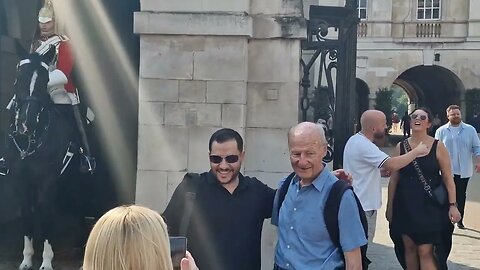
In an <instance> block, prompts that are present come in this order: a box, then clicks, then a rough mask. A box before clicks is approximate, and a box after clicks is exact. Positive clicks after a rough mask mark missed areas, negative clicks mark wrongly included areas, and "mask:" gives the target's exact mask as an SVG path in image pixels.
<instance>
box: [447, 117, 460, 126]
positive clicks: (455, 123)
mask: <svg viewBox="0 0 480 270" xmlns="http://www.w3.org/2000/svg"><path fill="white" fill-rule="evenodd" d="M460 122H462V119H461V118H452V119H451V120H450V124H452V125H458V124H460Z"/></svg>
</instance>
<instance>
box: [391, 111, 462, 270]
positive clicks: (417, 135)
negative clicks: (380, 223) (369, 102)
mask: <svg viewBox="0 0 480 270" xmlns="http://www.w3.org/2000/svg"><path fill="white" fill-rule="evenodd" d="M431 125H432V114H431V113H430V111H429V110H428V109H426V108H419V109H417V110H415V111H414V112H413V113H412V114H411V129H412V135H411V137H410V138H408V139H406V140H407V141H408V144H409V145H410V147H411V149H413V148H415V147H416V146H417V145H418V144H419V143H420V142H423V143H424V144H426V145H427V146H428V148H429V149H430V152H429V153H428V154H427V155H426V156H423V157H420V158H417V159H416V161H417V162H418V166H419V168H420V170H421V172H422V174H423V176H424V178H425V179H426V180H427V181H426V182H427V183H428V185H429V186H430V187H431V188H432V190H433V189H435V188H436V187H437V186H439V185H441V184H442V182H443V184H444V185H445V187H446V190H447V193H448V196H447V197H448V202H446V204H445V205H443V206H442V205H440V204H438V203H436V202H435V200H434V199H433V198H432V197H431V196H430V195H429V194H428V193H427V191H425V184H424V183H423V182H422V181H421V180H420V177H419V174H418V172H417V170H416V169H415V167H414V165H413V162H412V163H410V164H409V165H408V166H406V167H404V168H403V169H401V170H399V171H397V172H394V173H392V175H391V177H390V183H389V187H388V202H387V213H386V216H387V219H388V221H389V222H390V230H391V231H390V233H391V236H392V240H394V243H395V246H396V247H395V251H396V252H397V258H398V259H399V261H400V263H401V264H402V266H403V267H404V268H405V269H407V270H410V269H415V270H417V269H421V270H430V269H446V260H447V257H448V254H449V253H450V249H451V238H452V232H453V225H452V224H453V223H455V222H458V221H459V220H460V213H459V211H458V209H457V204H456V195H455V184H454V181H453V175H452V171H451V167H450V158H449V155H448V152H447V150H446V148H445V146H444V145H443V143H442V142H439V141H438V140H435V139H434V138H433V137H431V136H429V135H428V134H427V130H428V129H429V128H430V127H431ZM407 148H408V147H407V146H406V145H405V143H404V142H400V143H399V144H398V145H397V147H396V155H401V154H404V153H405V152H406V151H408V150H406V149H407ZM434 247H435V248H434ZM434 251H435V254H434ZM399 253H400V254H399ZM401 253H403V254H401Z"/></svg>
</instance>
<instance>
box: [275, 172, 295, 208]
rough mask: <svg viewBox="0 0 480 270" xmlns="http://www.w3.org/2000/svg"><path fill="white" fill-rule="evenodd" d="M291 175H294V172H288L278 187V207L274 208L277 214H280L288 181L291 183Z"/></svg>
mask: <svg viewBox="0 0 480 270" xmlns="http://www.w3.org/2000/svg"><path fill="white" fill-rule="evenodd" d="M293 177H295V172H292V173H291V174H289V175H288V176H287V178H286V179H285V181H284V182H283V184H282V186H281V187H280V188H279V189H278V204H277V205H278V208H277V209H276V210H277V215H278V216H280V208H281V207H282V203H283V201H284V200H285V196H287V192H288V187H289V186H290V183H292V179H293Z"/></svg>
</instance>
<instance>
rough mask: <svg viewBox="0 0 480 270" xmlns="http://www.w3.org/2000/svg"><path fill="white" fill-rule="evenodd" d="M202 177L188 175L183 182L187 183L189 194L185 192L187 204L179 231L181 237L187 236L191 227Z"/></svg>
mask: <svg viewBox="0 0 480 270" xmlns="http://www.w3.org/2000/svg"><path fill="white" fill-rule="evenodd" d="M200 177H201V176H200V175H199V174H198V173H186V174H185V176H184V177H183V181H186V183H187V187H188V188H187V192H185V203H184V208H183V215H182V219H181V221H180V226H179V230H178V235H179V236H187V231H188V227H189V226H190V217H191V216H192V210H193V203H194V202H195V198H196V197H197V191H198V187H199V185H200Z"/></svg>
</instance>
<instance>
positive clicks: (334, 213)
mask: <svg viewBox="0 0 480 270" xmlns="http://www.w3.org/2000/svg"><path fill="white" fill-rule="evenodd" d="M348 189H350V190H352V191H353V187H352V186H351V185H350V184H349V183H348V182H347V181H345V180H338V181H336V182H335V183H334V184H333V186H332V189H331V190H330V193H329V194H328V198H327V201H326V203H325V210H324V212H323V215H324V219H325V225H326V227H327V231H328V234H329V235H330V239H331V240H332V242H333V244H334V245H335V246H337V247H338V248H340V249H342V247H341V245H340V229H339V228H338V212H339V209H340V202H341V201H342V197H343V194H344V193H345V191H347V190H348ZM353 194H354V197H355V201H356V202H357V207H358V212H359V214H360V221H361V223H362V226H363V230H364V231H365V236H366V237H367V238H368V225H367V218H366V216H365V212H364V211H363V207H362V204H361V203H360V200H359V199H358V197H357V196H356V195H355V193H353Z"/></svg>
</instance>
